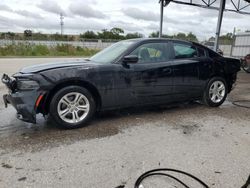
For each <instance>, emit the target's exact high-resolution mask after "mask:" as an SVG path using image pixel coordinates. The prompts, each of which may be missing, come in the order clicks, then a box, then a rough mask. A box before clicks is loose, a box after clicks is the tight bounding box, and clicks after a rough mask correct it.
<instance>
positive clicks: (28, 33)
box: [23, 29, 32, 38]
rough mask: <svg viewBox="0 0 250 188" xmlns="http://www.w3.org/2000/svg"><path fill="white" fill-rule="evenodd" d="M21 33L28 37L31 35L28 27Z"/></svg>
mask: <svg viewBox="0 0 250 188" xmlns="http://www.w3.org/2000/svg"><path fill="white" fill-rule="evenodd" d="M23 34H24V37H25V38H28V37H31V36H32V31H31V30H29V29H26V30H24V32H23Z"/></svg>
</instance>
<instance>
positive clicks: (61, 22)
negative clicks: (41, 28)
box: [60, 13, 64, 35]
mask: <svg viewBox="0 0 250 188" xmlns="http://www.w3.org/2000/svg"><path fill="white" fill-rule="evenodd" d="M63 19H64V16H63V14H62V13H60V25H61V35H63V25H64V22H63Z"/></svg>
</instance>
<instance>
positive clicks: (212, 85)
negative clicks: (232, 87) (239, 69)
mask: <svg viewBox="0 0 250 188" xmlns="http://www.w3.org/2000/svg"><path fill="white" fill-rule="evenodd" d="M227 93H228V87H227V84H226V81H225V79H223V78H221V77H214V78H212V79H211V80H210V81H209V82H208V84H207V86H206V89H205V91H204V94H203V102H204V103H205V104H206V105H208V106H211V107H218V106H220V105H221V104H222V103H223V102H224V101H225V99H226V97H227Z"/></svg>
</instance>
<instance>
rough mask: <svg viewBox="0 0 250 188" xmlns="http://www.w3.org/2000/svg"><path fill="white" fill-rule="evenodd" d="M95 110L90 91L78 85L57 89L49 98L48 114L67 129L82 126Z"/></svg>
mask: <svg viewBox="0 0 250 188" xmlns="http://www.w3.org/2000/svg"><path fill="white" fill-rule="evenodd" d="M94 112H95V101H94V99H93V97H92V95H91V93H90V92H89V91H88V90H87V89H85V88H83V87H80V86H68V87H65V88H63V89H61V90H59V91H58V92H57V93H56V94H55V95H54V97H53V98H52V100H51V103H50V115H51V117H52V118H53V120H55V122H56V123H57V124H58V125H59V126H61V127H63V128H68V129H73V128H79V127H82V126H84V125H85V124H86V123H87V121H88V120H89V119H90V118H91V117H92V115H93V114H94Z"/></svg>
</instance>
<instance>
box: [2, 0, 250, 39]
mask: <svg viewBox="0 0 250 188" xmlns="http://www.w3.org/2000/svg"><path fill="white" fill-rule="evenodd" d="M195 1H199V0H195ZM200 1H201V0H200ZM235 1H236V0H235ZM229 2H230V1H229V0H228V3H227V6H228V7H231V6H232V5H230V3H229ZM242 6H244V5H242ZM159 10H160V7H159V3H158V0H74V1H73V0H0V32H6V31H14V32H23V30H25V29H31V30H32V31H33V32H42V33H55V32H60V19H59V18H60V16H59V14H60V13H63V15H64V16H65V18H64V23H65V25H64V33H65V34H79V33H82V32H84V31H86V30H94V31H99V30H101V29H104V28H106V29H110V28H112V27H120V28H123V29H124V30H125V32H126V33H128V32H140V33H142V34H144V35H145V36H148V34H149V33H151V32H153V31H157V30H158V28H159V12H160V11H159ZM248 11H249V12H250V10H249V9H248ZM217 15H218V11H216V10H208V9H202V8H195V7H191V6H183V5H177V4H174V3H172V4H171V3H170V5H169V6H168V7H166V8H165V10H164V27H163V33H165V34H169V35H170V34H174V33H178V32H185V33H187V32H193V33H194V34H196V35H197V36H198V37H199V39H200V40H204V39H207V38H209V37H210V36H213V35H214V33H215V29H216V21H217ZM249 20H250V15H248V16H247V15H241V14H236V13H228V12H226V13H225V17H224V20H223V25H222V33H227V32H233V28H234V27H236V28H237V29H240V30H241V31H245V30H247V29H249V30H250V21H249Z"/></svg>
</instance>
